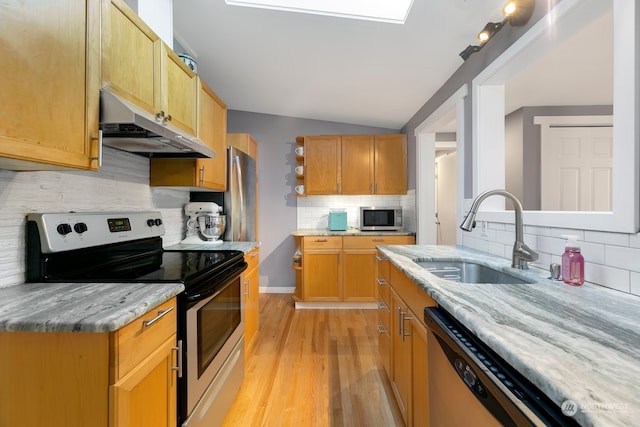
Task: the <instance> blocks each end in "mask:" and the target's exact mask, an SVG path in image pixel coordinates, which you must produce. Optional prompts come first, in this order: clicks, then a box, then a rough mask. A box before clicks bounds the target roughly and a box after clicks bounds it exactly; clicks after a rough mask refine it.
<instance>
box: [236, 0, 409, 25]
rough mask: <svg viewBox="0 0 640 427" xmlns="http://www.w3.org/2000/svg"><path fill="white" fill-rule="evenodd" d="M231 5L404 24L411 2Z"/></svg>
mask: <svg viewBox="0 0 640 427" xmlns="http://www.w3.org/2000/svg"><path fill="white" fill-rule="evenodd" d="M225 1H226V3H227V4H229V5H234V6H246V7H256V8H261V9H273V10H285V11H289V12H299V13H312V14H316V15H328V16H338V17H341V18H351V19H365V20H369V21H381V22H391V23H395V24H404V21H405V20H406V19H407V16H408V15H409V10H411V5H412V3H413V0H225Z"/></svg>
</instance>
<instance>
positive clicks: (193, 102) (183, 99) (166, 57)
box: [159, 43, 198, 135]
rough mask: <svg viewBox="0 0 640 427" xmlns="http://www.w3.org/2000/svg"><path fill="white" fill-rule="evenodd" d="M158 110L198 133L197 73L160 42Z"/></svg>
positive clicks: (183, 127)
mask: <svg viewBox="0 0 640 427" xmlns="http://www.w3.org/2000/svg"><path fill="white" fill-rule="evenodd" d="M160 94H161V97H162V104H161V108H159V110H160V111H163V112H164V114H165V120H166V121H168V122H170V123H171V124H172V125H174V126H176V127H179V128H180V129H182V130H184V131H186V132H188V133H190V134H191V135H196V134H197V125H198V124H197V117H198V116H197V112H198V111H197V75H196V73H194V72H193V71H192V70H191V69H190V68H189V67H188V66H187V64H185V63H184V62H183V61H182V60H181V59H180V57H179V56H178V55H176V54H175V52H173V51H172V50H171V49H170V48H169V47H168V46H167V45H165V44H164V43H162V48H161V54H160Z"/></svg>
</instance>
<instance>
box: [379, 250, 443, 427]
mask: <svg viewBox="0 0 640 427" xmlns="http://www.w3.org/2000/svg"><path fill="white" fill-rule="evenodd" d="M376 264H377V269H378V277H377V281H378V322H379V325H378V333H379V334H378V351H379V352H380V356H381V359H382V362H383V366H384V368H385V371H386V373H387V376H388V377H389V380H390V382H391V385H392V389H393V392H394V396H395V398H396V401H397V402H398V407H399V408H400V412H401V414H402V417H403V418H404V421H405V424H406V425H407V426H415V427H423V426H428V425H429V387H428V385H429V372H428V346H427V328H426V325H425V324H424V320H423V310H424V307H430V306H435V305H436V303H435V301H434V300H433V299H431V297H429V296H428V295H427V294H426V293H425V292H424V291H423V290H422V289H420V288H419V287H418V286H417V285H416V284H415V283H414V282H413V281H411V280H410V279H409V278H408V277H407V276H406V275H405V274H404V273H403V272H402V271H400V270H399V269H398V268H397V267H395V266H394V265H390V264H389V261H388V260H387V259H386V258H385V257H384V255H383V254H382V253H380V252H378V255H377V262H376Z"/></svg>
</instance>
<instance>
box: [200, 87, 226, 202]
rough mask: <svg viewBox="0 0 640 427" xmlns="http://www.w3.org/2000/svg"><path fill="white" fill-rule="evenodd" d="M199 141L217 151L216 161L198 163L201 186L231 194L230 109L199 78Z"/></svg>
mask: <svg viewBox="0 0 640 427" xmlns="http://www.w3.org/2000/svg"><path fill="white" fill-rule="evenodd" d="M198 138H200V139H201V140H202V141H203V142H204V143H205V144H207V145H208V146H209V147H211V148H213V150H214V151H215V152H216V158H215V159H198V160H197V161H196V162H197V165H196V168H197V169H198V171H199V172H198V173H200V174H201V178H199V181H198V182H199V186H201V187H204V188H207V189H211V190H218V191H226V190H227V150H226V148H227V144H226V139H227V106H226V105H225V103H224V102H222V100H221V99H220V98H218V96H217V95H216V94H215V92H213V90H211V88H209V86H207V85H206V83H205V82H204V81H202V79H200V78H198Z"/></svg>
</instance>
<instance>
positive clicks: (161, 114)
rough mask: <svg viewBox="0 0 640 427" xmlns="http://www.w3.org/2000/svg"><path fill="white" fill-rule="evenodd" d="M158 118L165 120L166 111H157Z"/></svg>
mask: <svg viewBox="0 0 640 427" xmlns="http://www.w3.org/2000/svg"><path fill="white" fill-rule="evenodd" d="M156 119H158V120H159V121H164V111H162V110H160V111H159V112H157V113H156Z"/></svg>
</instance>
